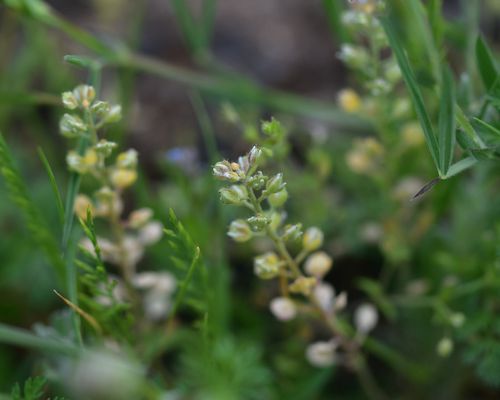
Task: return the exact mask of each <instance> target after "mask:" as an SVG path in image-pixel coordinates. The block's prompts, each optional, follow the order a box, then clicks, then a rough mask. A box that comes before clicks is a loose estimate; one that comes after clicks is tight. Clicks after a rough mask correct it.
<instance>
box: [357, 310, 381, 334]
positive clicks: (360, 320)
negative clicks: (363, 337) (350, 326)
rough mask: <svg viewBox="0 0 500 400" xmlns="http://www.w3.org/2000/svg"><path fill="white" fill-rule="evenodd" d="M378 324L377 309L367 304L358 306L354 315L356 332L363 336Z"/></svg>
mask: <svg viewBox="0 0 500 400" xmlns="http://www.w3.org/2000/svg"><path fill="white" fill-rule="evenodd" d="M377 322H378V312H377V309H376V308H375V307H374V306H373V305H372V304H369V303H365V304H362V305H360V306H359V307H358V308H357V309H356V311H355V313H354V324H355V325H356V328H357V330H358V332H361V333H363V334H365V333H368V332H370V331H371V330H372V329H373V328H375V326H376V325H377Z"/></svg>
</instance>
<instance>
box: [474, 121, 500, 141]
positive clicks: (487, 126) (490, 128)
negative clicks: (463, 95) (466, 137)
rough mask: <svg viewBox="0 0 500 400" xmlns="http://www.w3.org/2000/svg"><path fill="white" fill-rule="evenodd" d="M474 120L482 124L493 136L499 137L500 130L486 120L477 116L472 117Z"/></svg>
mask: <svg viewBox="0 0 500 400" xmlns="http://www.w3.org/2000/svg"><path fill="white" fill-rule="evenodd" d="M474 121H475V122H477V123H478V124H480V125H482V126H483V127H484V128H486V130H487V131H488V132H490V133H492V134H493V135H494V136H495V137H498V138H500V130H499V129H497V128H495V127H494V126H492V125H490V124H488V123H487V122H486V121H483V120H482V119H479V118H474Z"/></svg>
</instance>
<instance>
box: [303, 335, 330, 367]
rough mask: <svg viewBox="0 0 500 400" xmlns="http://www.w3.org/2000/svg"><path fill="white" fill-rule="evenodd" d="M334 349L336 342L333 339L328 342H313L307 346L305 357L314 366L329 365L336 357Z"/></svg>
mask: <svg viewBox="0 0 500 400" xmlns="http://www.w3.org/2000/svg"><path fill="white" fill-rule="evenodd" d="M336 351H337V342H336V341H335V340H333V339H332V340H330V341H328V342H315V343H312V344H310V345H309V346H308V347H307V349H306V358H307V361H309V362H310V363H311V365H313V366H315V367H319V368H324V367H330V366H332V365H334V364H335V361H336V359H337V354H336Z"/></svg>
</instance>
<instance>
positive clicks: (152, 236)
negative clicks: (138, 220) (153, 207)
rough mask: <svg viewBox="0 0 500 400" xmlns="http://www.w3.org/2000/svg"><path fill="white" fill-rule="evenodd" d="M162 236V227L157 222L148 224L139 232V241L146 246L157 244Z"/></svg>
mask: <svg viewBox="0 0 500 400" xmlns="http://www.w3.org/2000/svg"><path fill="white" fill-rule="evenodd" d="M162 235H163V225H162V224H161V223H160V222H158V221H152V222H149V223H148V224H147V225H145V226H144V227H143V228H142V229H141V230H140V231H139V241H140V242H141V243H142V244H144V245H146V246H149V245H152V244H155V243H156V242H158V241H159V240H160V239H161V237H162Z"/></svg>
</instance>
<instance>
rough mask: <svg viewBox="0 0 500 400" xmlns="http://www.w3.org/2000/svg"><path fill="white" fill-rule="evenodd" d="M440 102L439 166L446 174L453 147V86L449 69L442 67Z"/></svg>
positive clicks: (454, 136)
mask: <svg viewBox="0 0 500 400" xmlns="http://www.w3.org/2000/svg"><path fill="white" fill-rule="evenodd" d="M442 75H443V76H442V79H441V86H442V88H441V104H440V107H439V136H438V138H439V168H440V170H441V173H442V174H443V175H446V173H447V172H448V169H449V168H450V165H451V163H452V161H453V149H454V148H455V141H456V134H455V88H454V86H453V79H452V75H451V71H450V70H449V68H448V67H444V68H443V74H442Z"/></svg>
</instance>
